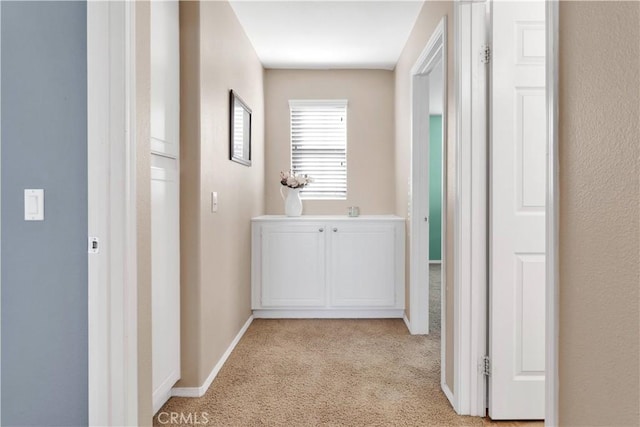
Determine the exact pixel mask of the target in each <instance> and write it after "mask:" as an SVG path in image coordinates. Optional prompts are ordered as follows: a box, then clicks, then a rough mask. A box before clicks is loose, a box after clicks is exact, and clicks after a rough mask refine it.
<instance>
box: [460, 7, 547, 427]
mask: <svg viewBox="0 0 640 427" xmlns="http://www.w3.org/2000/svg"><path fill="white" fill-rule="evenodd" d="M488 3H489V2H488V1H479V2H454V22H455V26H454V33H455V39H454V50H455V52H456V57H455V69H456V71H455V81H456V87H455V89H456V108H457V111H458V112H457V118H456V121H457V127H456V133H457V153H456V168H457V173H458V176H457V178H458V182H457V188H456V200H457V204H456V226H455V232H456V233H458V234H457V236H456V239H455V241H456V243H457V247H456V248H455V252H456V254H455V255H454V258H455V262H456V266H455V271H456V280H455V282H454V293H455V300H456V302H455V307H456V309H457V313H455V314H454V316H455V319H454V326H456V325H458V326H457V329H456V331H454V334H455V335H456V337H457V339H455V343H456V346H457V348H456V351H454V357H455V360H456V366H457V368H456V369H455V376H456V381H455V384H456V389H455V390H456V394H455V396H456V398H457V403H458V405H457V406H455V405H454V408H455V409H456V411H457V412H458V413H459V414H461V415H475V416H485V414H486V412H485V410H486V408H487V402H486V379H485V378H484V377H483V376H480V377H478V375H479V373H478V371H479V370H478V366H479V363H480V360H481V357H482V356H484V355H485V354H486V353H485V352H486V342H487V323H486V321H487V311H486V310H487V308H488V307H487V300H486V297H487V290H488V280H486V279H482V280H480V279H478V277H484V278H486V276H478V275H476V274H473V275H471V277H470V276H469V275H468V274H469V273H470V272H471V269H470V268H469V267H468V266H470V265H471V264H469V262H470V261H469V259H465V256H470V255H471V253H470V252H466V251H463V249H464V248H470V247H471V244H470V243H469V241H468V240H467V239H468V238H472V237H473V235H472V234H471V233H470V231H469V229H470V228H472V225H473V224H476V225H479V224H482V223H483V222H482V221H485V222H484V223H485V224H487V223H486V219H487V216H486V215H487V208H488V204H487V203H486V201H487V199H486V197H487V196H488V193H487V188H486V181H484V190H483V187H482V186H480V187H479V188H476V189H474V190H471V189H470V188H469V186H470V183H469V179H468V178H469V177H468V176H466V175H465V174H467V173H468V172H467V171H468V170H469V169H468V168H464V167H463V166H465V165H468V166H469V167H470V166H471V165H475V166H476V172H482V171H483V168H484V173H485V175H484V176H485V178H486V173H487V172H488V168H487V167H488V164H487V162H486V160H488V159H487V158H486V154H487V152H486V151H484V150H486V148H487V141H488V140H487V139H486V136H485V141H484V143H483V144H484V147H483V146H482V143H481V141H476V142H474V145H475V146H477V147H478V148H479V149H478V150H476V151H471V146H472V144H471V136H472V135H476V138H478V135H487V134H486V133H480V134H478V133H474V123H477V122H478V121H484V123H485V124H486V119H487V108H488V104H487V101H486V100H488V96H487V95H488V92H487V89H488V85H487V78H486V77H487V76H486V75H485V76H484V77H483V73H482V70H479V69H474V63H477V58H478V52H479V49H480V48H481V45H482V44H490V43H489V40H490V38H489V34H488V31H487V30H490V27H488V26H486V24H487V16H486V13H488V9H487V7H488ZM546 43H547V51H546V54H545V55H546V58H545V61H546V65H545V66H546V75H547V85H546V102H547V135H548V137H547V146H548V161H547V195H546V201H547V206H546V259H545V261H546V278H547V280H546V296H545V298H546V368H547V369H546V379H545V380H546V384H545V387H546V391H545V426H550V427H555V426H558V425H559V414H558V396H559V394H558V390H559V367H558V347H559V304H558V303H559V286H558V284H559V274H558V272H559V260H558V244H559V210H558V209H559V194H560V193H559V150H558V146H559V144H558V140H559V137H558V129H559V125H558V81H559V75H558V73H559V68H558V67H559V54H558V52H559V2H556V1H547V2H546ZM482 97H484V99H485V101H484V102H474V100H476V101H477V100H481V99H482ZM483 151H484V156H485V160H484V163H483V161H482V159H481V158H479V156H480V155H482V153H483ZM483 165H484V166H483ZM478 168H479V169H478ZM465 178H466V179H465ZM471 192H473V194H474V198H473V199H474V200H476V201H482V200H484V201H485V206H484V209H480V208H479V206H476V208H474V209H471V208H468V206H467V205H466V204H465V202H469V199H470V195H471ZM483 218H484V219H483ZM487 225H488V224H487ZM482 230H483V229H482V228H481V227H476V234H475V236H476V244H474V246H473V247H474V252H473V253H474V254H475V255H476V256H475V261H476V263H475V265H476V269H481V268H482V267H481V264H479V263H481V262H482V260H483V259H484V263H485V269H486V262H487V261H488V258H487V250H486V242H487V241H486V239H487V234H486V232H487V230H488V229H487V228H486V227H485V228H484V233H485V234H484V237H483V234H482ZM483 243H484V245H483ZM477 255H480V256H477ZM465 274H467V275H465ZM470 280H474V281H473V282H471V281H470ZM472 296H473V298H472ZM456 322H457V323H456ZM470 325H476V327H474V328H469V326H470ZM481 343H485V344H484V347H483V346H482V345H481ZM481 350H483V351H481Z"/></svg>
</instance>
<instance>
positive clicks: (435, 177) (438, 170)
mask: <svg viewBox="0 0 640 427" xmlns="http://www.w3.org/2000/svg"><path fill="white" fill-rule="evenodd" d="M441 204H442V116H429V260H431V261H439V260H441V259H442V258H441V253H440V250H441V249H442V245H441V239H442V206H441Z"/></svg>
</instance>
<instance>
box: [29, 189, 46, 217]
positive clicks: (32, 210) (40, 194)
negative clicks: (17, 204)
mask: <svg viewBox="0 0 640 427" xmlns="http://www.w3.org/2000/svg"><path fill="white" fill-rule="evenodd" d="M24 220H25V221H44V190H43V189H25V190H24Z"/></svg>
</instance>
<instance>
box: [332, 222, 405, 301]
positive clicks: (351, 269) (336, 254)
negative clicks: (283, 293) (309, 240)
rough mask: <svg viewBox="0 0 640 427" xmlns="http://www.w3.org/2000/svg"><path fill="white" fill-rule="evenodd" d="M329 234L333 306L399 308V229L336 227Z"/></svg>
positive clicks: (383, 226)
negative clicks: (397, 232)
mask: <svg viewBox="0 0 640 427" xmlns="http://www.w3.org/2000/svg"><path fill="white" fill-rule="evenodd" d="M329 233H330V242H331V243H330V245H331V246H330V249H329V254H330V255H329V283H328V284H329V288H330V292H331V293H330V295H331V297H330V298H331V305H332V306H338V307H346V306H351V307H362V306H369V307H390V306H395V304H396V299H395V294H396V291H395V285H396V284H395V276H396V275H395V258H396V257H395V227H394V226H393V225H390V224H336V225H332V226H331V227H330V230H329Z"/></svg>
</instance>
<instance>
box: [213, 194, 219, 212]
mask: <svg viewBox="0 0 640 427" xmlns="http://www.w3.org/2000/svg"><path fill="white" fill-rule="evenodd" d="M211 212H213V213H216V212H218V192H217V191H213V192H211Z"/></svg>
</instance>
